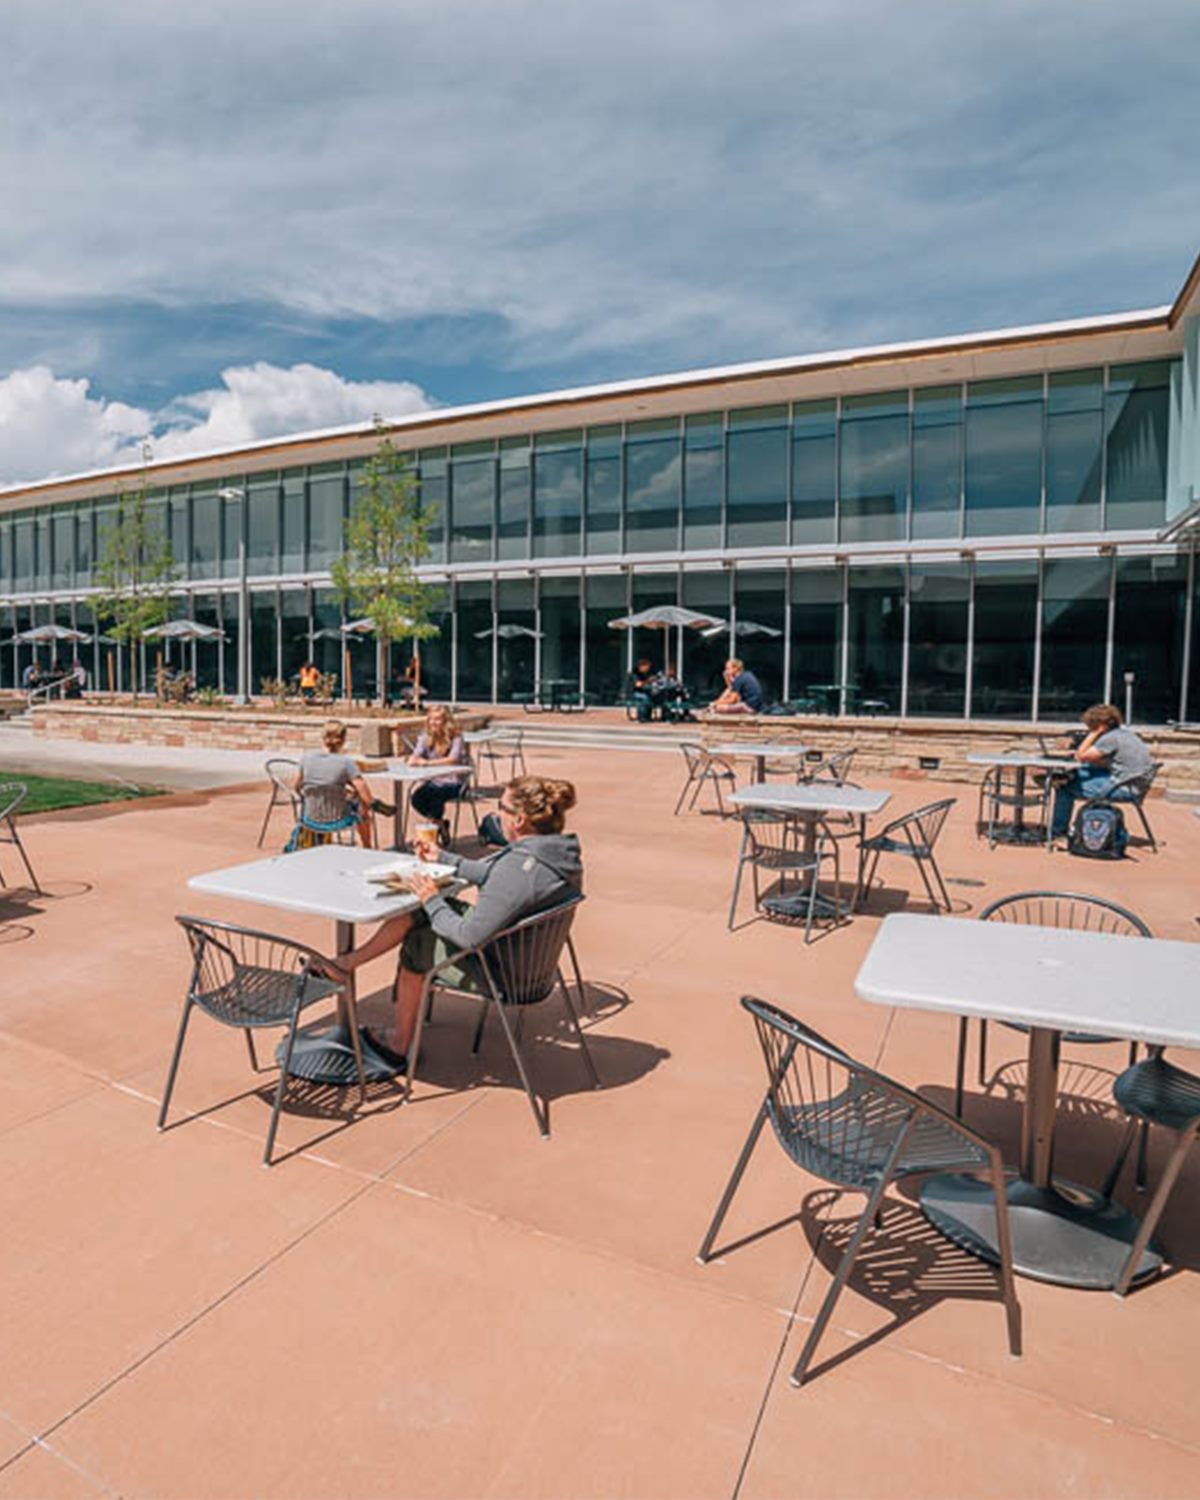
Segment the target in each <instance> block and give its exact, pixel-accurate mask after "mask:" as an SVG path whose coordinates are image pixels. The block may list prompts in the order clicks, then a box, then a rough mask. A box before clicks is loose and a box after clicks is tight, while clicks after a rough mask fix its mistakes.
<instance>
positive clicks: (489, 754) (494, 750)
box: [475, 728, 529, 781]
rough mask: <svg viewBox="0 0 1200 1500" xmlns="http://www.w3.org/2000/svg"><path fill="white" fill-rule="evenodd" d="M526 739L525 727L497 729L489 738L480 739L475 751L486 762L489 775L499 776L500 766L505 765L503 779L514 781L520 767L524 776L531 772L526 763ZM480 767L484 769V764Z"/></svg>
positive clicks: (481, 760) (480, 759)
mask: <svg viewBox="0 0 1200 1500" xmlns="http://www.w3.org/2000/svg"><path fill="white" fill-rule="evenodd" d="M524 740H525V731H524V730H523V729H520V728H513V729H497V730H496V731H495V732H494V733H493V734H492V735H491V736H490V737H489V738H488V739H486V740H480V741H479V743H478V744H477V745H476V746H475V753H476V756H477V758H478V759H479V761H480V762H482V763H484V764H486V767H487V771H488V775H489V776H495V777H497V778H499V777H500V775H501V770H500V768H501V767H502V766H505V767H507V769H506V771H505V772H504V775H503V779H504V780H505V781H513V780H515V778H516V776H517V770H518V767H519V768H520V774H521V775H522V776H527V775H528V774H529V769H528V767H527V766H526V764H525V745H524ZM480 769H483V766H482V765H481V767H480Z"/></svg>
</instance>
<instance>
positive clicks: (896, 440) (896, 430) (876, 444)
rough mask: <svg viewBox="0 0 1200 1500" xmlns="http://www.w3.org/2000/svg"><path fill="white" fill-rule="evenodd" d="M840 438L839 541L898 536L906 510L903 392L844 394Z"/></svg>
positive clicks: (905, 399)
mask: <svg viewBox="0 0 1200 1500" xmlns="http://www.w3.org/2000/svg"><path fill="white" fill-rule="evenodd" d="M839 442H840V447H839V449H838V466H839V470H840V472H839V476H838V497H839V502H840V506H841V512H840V521H839V525H840V528H841V532H840V535H841V538H842V540H843V541H844V542H890V541H896V540H899V539H902V538H903V537H904V533H905V524H906V515H907V510H908V467H909V456H908V454H909V441H908V392H907V391H890V392H886V393H884V394H881V395H878V396H847V397H846V398H845V399H844V400H843V402H842V421H841V430H840V434H839Z"/></svg>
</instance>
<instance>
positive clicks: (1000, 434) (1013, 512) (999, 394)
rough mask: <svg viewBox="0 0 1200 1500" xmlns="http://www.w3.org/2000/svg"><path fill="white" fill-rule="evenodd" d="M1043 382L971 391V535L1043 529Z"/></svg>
mask: <svg viewBox="0 0 1200 1500" xmlns="http://www.w3.org/2000/svg"><path fill="white" fill-rule="evenodd" d="M1041 506H1042V378H1041V376H1040V375H1033V376H1021V377H1019V378H1018V379H1015V380H980V381H976V382H974V383H973V384H971V385H969V386H968V387H967V526H966V530H967V535H968V536H1006V535H1011V534H1013V533H1016V532H1030V533H1035V532H1037V531H1039V530H1040V529H1041Z"/></svg>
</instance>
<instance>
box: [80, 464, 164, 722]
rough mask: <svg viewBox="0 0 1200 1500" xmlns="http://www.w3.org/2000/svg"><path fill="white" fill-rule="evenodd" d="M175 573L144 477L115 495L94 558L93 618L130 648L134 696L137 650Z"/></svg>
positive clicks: (160, 616)
mask: <svg viewBox="0 0 1200 1500" xmlns="http://www.w3.org/2000/svg"><path fill="white" fill-rule="evenodd" d="M174 577H175V559H174V558H173V557H172V555H171V543H170V540H169V538H168V536H167V534H166V517H165V512H160V513H159V514H154V513H152V512H151V509H150V506H149V504H148V497H147V485H146V476H145V475H144V474H143V475H142V478H141V480H140V482H139V483H138V485H137V488H136V489H134V490H122V492H121V493H120V494H119V495H118V496H117V512H116V516H115V518H114V520H113V524H112V525H111V526H110V527H108V529H107V530H106V531H105V533H104V535H103V539H102V542H101V547H100V555H99V557H98V558H97V561H96V581H97V582H98V583H99V585H100V589H101V592H100V594H99V596H98V597H97V599H96V600H95V610H96V615H97V618H98V619H100V620H103V621H105V622H106V624H107V628H108V633H109V634H110V635H111V636H112V637H113V638H114V639H115V640H117V641H120V642H121V643H122V644H125V645H128V646H129V648H130V663H131V673H132V685H133V690H134V696H135V697H136V696H137V688H138V678H137V671H136V661H137V653H136V650H135V648H136V647H137V646H138V645H139V644H140V642H141V640H142V638H143V636H144V635H145V634H146V632H147V630H150V629H151V628H152V627H153V626H155V625H161V624H162V622H163V621H164V620H165V619H166V618H167V613H168V608H169V601H168V597H167V593H168V589H169V588H170V586H171V582H172V580H173V579H174Z"/></svg>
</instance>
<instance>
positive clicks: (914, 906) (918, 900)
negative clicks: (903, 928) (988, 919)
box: [858, 879, 975, 917]
mask: <svg viewBox="0 0 1200 1500" xmlns="http://www.w3.org/2000/svg"><path fill="white" fill-rule="evenodd" d="M954 883H955V882H954V881H953V880H950V879H948V880H947V884H954ZM974 910H975V906H974V903H973V902H971V901H968V900H967V899H966V897H963V899H962V900H956V899H955V898H954V897H953V896H952V897H951V898H950V910H949V911H948V912H947V911H945V910H944V909H943V908H942V907H940V906H938V905H937V904H936V903H935V902H931V901H930V900H929V897H928V896H927V895H926V894H925V892H924V891H923V890H921V889H919V888H918V889H917V890H909V889H908V888H907V887H902V886H889V885H885V884H882V883H881V884H872V885H870V886H864V888H863V892H862V894H861V896H859V898H858V911H859V913H860V915H862V916H865V917H890V916H891V915H892V914H893V913H894V912H900V911H916V912H919V913H921V914H922V915H924V914H926V913H929V914H931V915H934V916H936V915H938V914H941V915H944V916H950V917H960V916H962V915H963V914H964V913H965V912H969V911H974Z"/></svg>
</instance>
